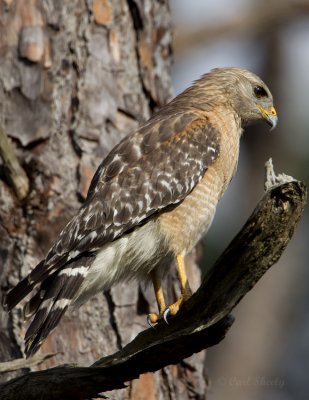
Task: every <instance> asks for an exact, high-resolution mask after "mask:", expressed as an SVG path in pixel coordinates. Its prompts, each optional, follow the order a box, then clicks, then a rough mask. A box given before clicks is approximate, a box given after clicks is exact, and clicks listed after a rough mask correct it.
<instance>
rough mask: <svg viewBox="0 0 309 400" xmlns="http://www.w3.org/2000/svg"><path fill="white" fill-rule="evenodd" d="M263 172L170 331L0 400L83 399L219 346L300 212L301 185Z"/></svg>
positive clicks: (11, 387)
mask: <svg viewBox="0 0 309 400" xmlns="http://www.w3.org/2000/svg"><path fill="white" fill-rule="evenodd" d="M267 168H268V174H267V182H268V186H267V187H268V191H267V192H266V194H265V195H264V197H263V198H262V199H261V201H260V202H259V203H258V205H257V207H256V209H255V210H254V212H253V214H252V215H251V216H250V218H249V219H248V221H247V222H246V224H245V226H244V227H243V228H242V230H241V231H240V232H239V234H238V235H237V236H236V237H235V238H234V240H233V241H232V242H231V244H230V245H229V246H228V248H227V249H226V250H225V251H224V252H223V254H222V255H221V256H220V258H219V259H218V260H217V262H216V263H215V265H214V267H213V268H212V270H211V271H210V273H209V274H208V275H207V276H206V277H205V279H204V281H203V283H202V285H201V287H200V288H199V290H198V291H197V292H196V293H195V294H194V295H193V296H192V297H191V298H190V299H189V300H188V301H187V302H186V303H185V305H184V306H183V308H182V309H181V311H180V312H179V313H178V314H177V315H176V316H175V317H174V318H173V319H171V320H170V324H169V325H166V324H165V323H159V324H158V325H157V327H156V328H155V329H148V330H146V331H144V332H141V333H140V334H139V335H138V336H137V337H136V338H135V339H134V340H133V341H132V342H131V343H129V344H128V345H127V346H125V347H124V348H123V349H122V350H120V351H118V352H117V353H115V354H113V355H110V356H107V357H104V358H102V359H101V360H99V361H97V362H96V363H95V364H93V365H92V366H91V367H88V368H87V367H76V366H68V365H64V366H58V367H56V368H52V369H48V370H45V371H40V372H33V373H30V374H27V375H24V376H22V377H19V378H16V379H13V380H11V381H9V382H6V383H5V384H3V385H2V386H0V398H5V399H7V400H17V399H18V400H22V399H27V400H31V399H36V400H37V399H44V400H51V399H59V398H61V399H66V400H68V399H74V400H76V399H88V398H91V397H95V396H97V395H98V393H100V392H103V391H106V390H111V389H117V388H121V387H124V385H125V382H126V381H128V380H131V379H135V378H137V377H138V376H139V375H140V374H142V373H145V372H148V371H155V370H158V369H160V368H163V367H164V366H166V365H169V364H174V363H177V362H179V361H180V360H182V359H183V358H186V357H188V356H190V355H191V354H193V353H195V352H198V351H200V350H202V349H204V348H207V347H210V346H212V345H214V344H216V343H219V342H220V341H221V340H222V339H223V338H224V336H225V334H226V332H227V330H228V329H229V327H230V326H231V324H232V323H233V317H232V316H231V315H230V312H231V310H232V309H233V308H234V307H235V306H236V305H237V303H238V302H239V301H240V300H241V299H242V298H243V296H244V295H245V294H246V293H247V292H248V291H250V289H251V288H252V287H253V286H254V285H255V284H256V283H257V281H258V280H259V279H260V278H261V277H262V276H263V274H265V272H266V271H267V270H268V269H269V268H270V267H271V266H272V265H273V264H274V263H276V262H277V261H278V260H279V258H280V256H281V254H282V253H283V251H284V249H285V247H286V246H287V244H288V242H289V241H290V239H291V237H292V235H293V233H294V230H295V227H296V225H297V223H298V221H299V220H300V218H301V215H302V213H303V210H304V207H305V204H306V186H305V185H304V183H302V182H299V181H296V180H293V178H289V177H283V176H282V175H281V176H279V178H278V177H276V176H275V174H274V173H273V169H272V165H271V164H270V163H269V164H268V167H267ZM270 182H271V183H270ZM271 185H272V186H271Z"/></svg>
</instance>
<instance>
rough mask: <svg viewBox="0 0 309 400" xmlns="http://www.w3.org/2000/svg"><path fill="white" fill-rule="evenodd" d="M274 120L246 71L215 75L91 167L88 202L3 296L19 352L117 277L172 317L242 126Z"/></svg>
mask: <svg viewBox="0 0 309 400" xmlns="http://www.w3.org/2000/svg"><path fill="white" fill-rule="evenodd" d="M255 120H266V122H268V124H270V125H271V126H272V127H274V126H275V125H276V123H277V115H276V111H275V109H274V107H273V99H272V95H271V93H270V91H269V89H268V88H267V86H266V85H265V84H264V83H263V82H262V81H261V79H259V78H258V77H257V76H256V75H254V74H253V73H251V72H249V71H247V70H245V69H240V68H217V69H214V70H212V71H211V72H209V73H208V74H206V75H204V76H202V77H201V78H200V79H199V80H197V81H196V82H195V83H194V84H193V85H192V86H191V87H189V88H188V89H187V90H185V91H184V92H183V93H181V94H180V95H179V96H177V97H176V98H174V99H173V100H172V101H171V102H170V103H168V104H167V105H166V106H164V107H163V108H162V109H161V110H160V111H159V112H157V113H156V114H155V115H154V116H153V117H152V118H150V120H149V121H147V122H145V123H144V124H142V125H141V126H140V128H139V129H138V130H136V131H135V132H133V133H131V134H130V135H128V136H127V137H126V138H125V139H123V140H122V141H121V142H120V143H119V144H118V145H117V146H116V147H115V148H114V149H113V150H112V151H111V152H110V153H109V155H108V156H107V157H106V158H105V160H104V161H103V162H102V164H101V165H100V166H99V168H98V170H97V172H96V174H95V175H94V178H93V180H92V183H91V185H90V188H89V192H88V196H87V199H86V201H85V203H84V204H83V206H82V207H81V208H80V210H79V211H78V212H77V214H76V216H75V217H74V218H73V219H72V220H71V221H70V222H69V223H68V224H67V226H66V227H65V228H64V229H63V231H62V232H61V234H60V236H59V239H58V241H57V242H56V243H55V244H54V246H53V247H52V248H51V249H50V251H49V252H48V254H47V256H46V258H45V259H44V260H43V261H41V262H40V263H39V264H38V265H37V266H36V268H34V270H33V271H32V272H31V273H30V274H29V275H28V276H27V277H26V278H25V279H23V280H22V281H21V282H20V283H19V284H18V285H17V286H16V287H15V288H13V289H12V290H11V291H10V292H9V293H8V294H7V296H6V299H5V301H4V304H5V307H6V308H7V309H8V310H11V309H12V308H13V307H14V306H15V305H16V304H18V303H19V302H20V301H21V300H22V299H23V298H24V297H25V296H26V295H28V294H29V293H30V292H31V291H32V290H33V289H34V288H35V287H37V286H38V291H37V292H36V293H35V294H34V295H33V296H32V298H31V299H30V300H29V301H28V303H27V304H26V306H25V308H24V313H25V316H26V317H30V316H34V318H33V320H32V322H31V325H30V327H29V329H28V331H27V333H26V336H25V342H26V347H25V353H26V355H27V356H30V355H32V354H34V353H35V352H36V351H37V350H38V348H39V347H40V345H41V344H42V342H43V340H44V339H45V338H46V337H47V335H48V334H49V333H50V332H51V331H52V330H53V329H54V328H55V327H56V325H57V324H58V322H59V320H60V318H61V317H62V315H63V314H64V312H65V311H66V309H67V308H68V307H69V306H70V305H76V304H77V305H79V304H82V303H83V302H85V301H86V300H87V299H88V298H90V297H91V296H93V295H94V294H96V293H97V292H99V291H102V290H106V289H108V288H110V287H111V286H112V285H114V284H115V283H117V282H119V281H121V280H129V279H130V278H137V279H152V281H153V285H154V289H155V294H156V298H157V302H158V307H159V313H158V314H154V313H152V314H150V315H149V317H148V318H149V321H150V322H151V323H155V322H156V321H157V320H158V319H159V318H160V317H162V316H163V315H164V314H165V315H166V314H167V312H169V313H171V314H175V313H176V312H177V311H178V309H179V307H180V306H181V304H182V303H183V301H185V300H186V299H187V298H188V296H189V292H190V291H189V285H188V282H187V278H186V272H185V265H184V257H185V255H186V254H187V253H188V252H189V251H190V249H192V247H193V246H194V245H195V244H196V243H197V242H198V241H199V239H200V238H201V237H202V236H203V235H204V234H205V233H206V232H207V230H208V229H209V226H210V225H211V222H212V220H213V217H214V214H215V210H216V207H217V204H218V201H219V200H220V198H221V197H222V195H223V193H224V191H225V190H226V188H227V186H228V184H229V183H230V181H231V179H232V177H233V175H234V173H235V170H236V167H237V160H238V153H239V139H240V137H241V133H242V126H244V125H246V124H248V123H250V122H252V121H255ZM174 258H175V259H176V263H177V267H178V275H179V280H180V287H181V296H180V298H179V299H178V300H177V301H176V303H174V304H171V305H169V306H168V307H167V306H166V304H165V300H164V295H163V292H162V288H161V277H162V275H164V272H165V270H166V269H167V267H168V266H169V265H170V263H171V261H172V260H173V259H174Z"/></svg>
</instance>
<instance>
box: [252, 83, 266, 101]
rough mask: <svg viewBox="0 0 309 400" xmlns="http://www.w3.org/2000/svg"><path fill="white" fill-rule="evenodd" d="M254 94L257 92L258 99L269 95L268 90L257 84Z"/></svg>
mask: <svg viewBox="0 0 309 400" xmlns="http://www.w3.org/2000/svg"><path fill="white" fill-rule="evenodd" d="M254 94H255V97H257V98H258V99H260V98H262V97H268V94H267V92H266V90H265V89H264V88H263V87H262V86H255V88H254Z"/></svg>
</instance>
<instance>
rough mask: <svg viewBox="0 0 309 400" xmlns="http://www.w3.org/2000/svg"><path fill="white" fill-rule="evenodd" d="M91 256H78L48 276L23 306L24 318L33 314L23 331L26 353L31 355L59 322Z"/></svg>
mask: <svg viewBox="0 0 309 400" xmlns="http://www.w3.org/2000/svg"><path fill="white" fill-rule="evenodd" d="M91 262H92V260H91V257H90V258H89V257H81V258H79V259H77V260H74V261H73V262H71V263H70V264H67V265H66V266H64V267H63V268H62V269H61V270H60V271H56V272H54V274H53V275H51V276H50V277H48V278H47V279H46V280H45V281H44V282H42V285H41V287H40V289H39V291H38V292H37V293H36V294H35V295H34V296H33V297H32V298H31V299H30V301H29V302H28V303H27V304H26V306H25V308H24V315H25V317H26V318H28V317H31V316H32V315H33V314H35V316H34V319H33V321H32V322H31V324H30V326H29V328H28V330H27V332H26V335H25V354H26V356H27V357H30V356H32V355H33V354H34V353H36V351H37V350H38V349H39V348H40V346H41V344H42V343H43V341H44V340H45V339H46V337H47V336H48V335H49V333H50V332H51V331H52V330H53V329H54V328H55V327H56V326H57V325H58V323H59V321H60V319H61V317H62V316H63V314H64V313H65V311H66V309H67V308H68V307H69V305H70V304H71V303H72V300H74V299H75V297H76V293H77V292H78V290H79V288H80V286H81V284H82V282H83V281H84V278H85V275H86V273H87V271H88V268H89V266H90V264H91Z"/></svg>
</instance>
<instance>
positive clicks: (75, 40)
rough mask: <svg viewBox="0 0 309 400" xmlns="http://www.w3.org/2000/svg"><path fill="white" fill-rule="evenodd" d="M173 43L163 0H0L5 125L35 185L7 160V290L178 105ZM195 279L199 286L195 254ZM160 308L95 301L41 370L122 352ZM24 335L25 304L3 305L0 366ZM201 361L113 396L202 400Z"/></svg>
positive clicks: (0, 221) (54, 340) (51, 341)
mask: <svg viewBox="0 0 309 400" xmlns="http://www.w3.org/2000/svg"><path fill="white" fill-rule="evenodd" d="M170 46H171V23H170V14H169V8H168V1H167V0H160V1H150V0H117V1H113V2H112V1H111V0H74V1H63V2H62V1H52V0H0V125H1V128H2V131H3V132H4V133H5V134H7V136H8V137H9V139H10V140H11V144H12V147H13V151H14V152H15V154H16V155H17V159H18V161H19V163H20V165H21V167H22V169H23V170H24V171H25V173H26V176H27V177H28V180H29V188H28V186H27V178H25V181H24V182H23V184H24V186H23V184H22V191H21V193H22V194H20V193H19V191H18V188H17V186H16V185H17V183H18V184H19V182H16V179H15V180H14V174H13V176H12V174H10V171H9V170H8V164H7V162H6V160H4V161H2V164H1V165H0V166H1V171H0V178H1V179H0V238H1V239H0V287H1V292H3V291H6V290H8V289H9V288H10V287H12V286H13V285H15V284H16V283H17V282H18V280H19V279H20V278H22V277H24V276H25V275H26V274H27V273H28V272H29V270H30V269H31V268H33V267H34V266H35V265H36V263H37V262H38V261H39V260H40V259H41V258H42V257H43V256H44V255H45V254H46V251H47V250H48V248H49V246H50V245H51V244H52V242H53V241H54V239H55V238H56V236H57V234H58V233H59V231H60V230H61V229H62V227H63V226H64V225H65V223H66V222H67V220H68V219H69V218H70V217H71V216H72V215H73V214H74V212H75V210H76V209H77V208H78V207H79V206H80V205H81V203H82V201H83V199H84V197H85V195H86V192H87V188H88V185H89V182H90V179H91V177H92V175H93V173H94V171H95V169H96V167H97V166H98V164H99V163H100V161H101V159H102V158H103V157H104V156H105V155H106V154H107V153H108V151H109V150H110V149H111V147H113V146H114V145H115V144H116V142H118V141H119V140H120V139H121V138H122V137H124V135H126V134H127V133H128V132H129V131H130V130H132V129H134V128H136V127H137V126H138V123H139V121H141V120H145V119H146V118H148V117H149V116H150V115H151V113H152V112H153V111H154V110H155V109H156V108H157V107H159V106H161V105H162V104H164V103H165V102H166V101H167V100H168V99H169V98H170V96H171V92H170V65H171V48H170ZM9 145H10V143H9ZM0 162H1V161H0ZM13 164H14V162H13ZM13 166H15V167H16V164H14V165H13ZM13 170H14V171H15V169H13ZM21 175H22V174H18V173H17V176H21ZM25 193H26V196H25ZM190 275H191V282H193V283H194V282H195V284H193V286H195V287H196V286H197V283H198V280H199V273H198V269H197V267H196V265H195V263H194V255H193V256H192V257H191V263H190ZM152 307H154V298H153V295H152V293H151V292H150V291H148V290H144V289H142V288H138V286H137V284H135V283H132V284H130V286H127V285H119V286H118V287H116V288H114V289H113V290H112V291H111V292H110V293H106V294H104V295H103V294H100V295H98V296H96V297H94V298H93V299H92V300H91V301H89V302H88V303H87V304H86V305H84V306H83V307H82V308H81V309H79V310H77V311H75V312H74V313H73V314H72V313H71V314H69V313H68V314H67V315H66V316H65V317H64V318H63V320H62V322H61V324H60V326H58V328H57V330H56V331H55V332H54V333H53V334H52V335H51V336H50V337H49V338H48V339H47V341H46V343H45V344H44V345H43V347H42V352H45V353H58V354H57V355H56V356H55V357H52V358H49V360H48V361H45V362H44V363H43V364H41V365H40V367H37V368H46V367H49V366H53V365H58V364H61V363H67V362H70V363H72V362H76V363H78V364H79V365H89V364H91V363H92V362H93V361H94V360H96V359H98V358H99V357H101V356H102V355H104V354H105V355H107V354H110V353H112V352H115V351H117V350H118V349H119V348H120V347H121V346H123V345H125V344H126V343H128V342H129V341H130V340H131V339H132V338H133V337H134V336H136V334H137V333H138V332H139V331H141V330H142V329H143V328H145V327H146V322H145V316H144V315H145V313H147V312H148V309H149V308H150V309H152ZM24 333H25V324H24V323H23V321H22V320H21V307H17V308H16V310H14V311H13V312H12V313H11V314H10V315H7V314H6V313H4V312H3V310H2V309H1V308H0V361H6V360H12V359H14V358H18V357H21V356H22V350H23V336H24ZM203 359H204V356H203V354H199V355H197V356H193V358H191V359H190V360H188V362H187V363H182V364H180V365H178V366H176V367H175V366H172V367H166V368H164V369H163V370H161V371H159V372H157V373H155V374H146V375H143V376H142V377H141V378H140V379H139V380H136V381H133V382H131V383H130V384H129V386H128V388H127V389H123V390H121V391H117V392H116V393H114V394H113V398H114V399H118V398H119V399H123V398H128V399H136V398H137V396H138V398H139V399H160V398H171V399H174V398H177V399H189V398H190V399H192V398H204V393H205V388H206V383H205V379H204V377H203ZM41 361H42V360H41ZM15 374H16V373H10V374H6V375H4V376H2V378H1V379H2V380H6V379H9V378H12V377H14V376H16V375H15ZM175 377H177V385H175V384H174V382H173V378H175Z"/></svg>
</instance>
